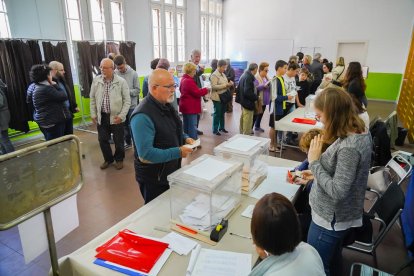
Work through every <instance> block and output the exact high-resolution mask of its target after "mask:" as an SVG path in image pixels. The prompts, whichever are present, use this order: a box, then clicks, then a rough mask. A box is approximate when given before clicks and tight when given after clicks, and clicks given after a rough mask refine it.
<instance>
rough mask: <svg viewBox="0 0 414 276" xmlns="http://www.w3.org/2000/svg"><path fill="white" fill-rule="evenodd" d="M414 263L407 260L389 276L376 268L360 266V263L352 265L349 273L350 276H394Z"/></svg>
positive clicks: (413, 260)
mask: <svg viewBox="0 0 414 276" xmlns="http://www.w3.org/2000/svg"><path fill="white" fill-rule="evenodd" d="M413 262H414V259H411V260H409V261H408V262H406V263H405V264H403V265H402V266H401V267H400V268H399V269H398V271H397V272H396V273H393V274H389V273H387V272H384V271H382V270H379V269H377V268H373V267H371V266H369V265H366V264H362V263H353V264H352V266H351V272H350V273H349V275H350V276H357V275H358V276H373V275H377V276H396V275H398V274H400V273H401V272H402V271H403V270H404V269H405V268H407V267H408V266H409V265H411V264H412V263H413Z"/></svg>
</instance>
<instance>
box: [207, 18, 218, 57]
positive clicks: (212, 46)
mask: <svg viewBox="0 0 414 276" xmlns="http://www.w3.org/2000/svg"><path fill="white" fill-rule="evenodd" d="M214 21H215V18H214V17H210V23H209V26H208V31H209V32H208V37H209V40H208V44H209V45H208V57H209V58H210V60H211V59H214V58H217V56H216V28H215V25H214Z"/></svg>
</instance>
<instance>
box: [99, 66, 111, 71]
mask: <svg viewBox="0 0 414 276" xmlns="http://www.w3.org/2000/svg"><path fill="white" fill-rule="evenodd" d="M99 68H100V69H101V70H104V69H114V67H104V66H101V67H99Z"/></svg>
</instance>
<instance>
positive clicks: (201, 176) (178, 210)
mask: <svg viewBox="0 0 414 276" xmlns="http://www.w3.org/2000/svg"><path fill="white" fill-rule="evenodd" d="M242 167H243V164H242V163H240V162H237V161H233V160H224V159H222V158H219V157H217V156H212V155H208V154H204V155H202V156H201V157H199V158H197V159H196V160H194V161H193V162H191V163H190V165H187V166H185V167H182V168H181V169H179V170H177V171H175V172H174V173H172V174H170V175H169V176H168V177H167V179H168V182H169V184H170V190H171V191H170V207H171V220H172V221H177V222H179V223H181V224H183V225H186V226H190V227H192V228H196V229H198V230H203V231H209V230H211V229H212V227H213V226H214V225H216V224H217V223H218V222H220V221H221V220H222V219H223V218H226V216H227V215H229V214H230V212H232V211H233V209H234V208H236V207H237V206H238V205H239V203H240V199H241V191H240V185H241V173H242Z"/></svg>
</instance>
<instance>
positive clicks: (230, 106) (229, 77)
mask: <svg viewBox="0 0 414 276" xmlns="http://www.w3.org/2000/svg"><path fill="white" fill-rule="evenodd" d="M226 62H227V69H226V71H224V74H225V75H226V77H227V80H228V81H232V82H233V83H235V81H236V80H235V79H236V74H235V72H234V69H233V67H231V64H230V59H226ZM230 90H231V93H232V94H233V93H234V86H232V87H231V88H230ZM226 112H227V113H231V112H233V101H230V102H229V103H228V104H227V107H226Z"/></svg>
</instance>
